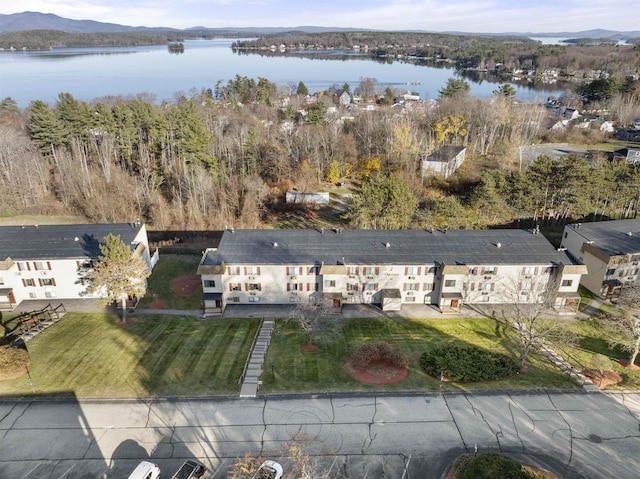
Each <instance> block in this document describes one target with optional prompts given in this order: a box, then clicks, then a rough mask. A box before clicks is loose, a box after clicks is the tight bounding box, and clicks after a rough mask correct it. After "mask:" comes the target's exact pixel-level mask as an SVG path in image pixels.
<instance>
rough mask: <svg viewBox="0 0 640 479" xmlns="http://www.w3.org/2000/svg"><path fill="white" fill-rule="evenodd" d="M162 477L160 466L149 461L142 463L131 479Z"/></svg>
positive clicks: (130, 476)
mask: <svg viewBox="0 0 640 479" xmlns="http://www.w3.org/2000/svg"><path fill="white" fill-rule="evenodd" d="M159 477H160V466H158V465H157V464H154V463H153V462H149V461H142V462H141V463H140V464H138V467H136V468H135V469H134V470H133V472H132V473H131V474H129V479H158V478H159Z"/></svg>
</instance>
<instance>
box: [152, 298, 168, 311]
mask: <svg viewBox="0 0 640 479" xmlns="http://www.w3.org/2000/svg"><path fill="white" fill-rule="evenodd" d="M149 307H150V308H151V309H166V307H167V302H166V301H165V300H164V299H154V300H153V301H151V302H150V303H149Z"/></svg>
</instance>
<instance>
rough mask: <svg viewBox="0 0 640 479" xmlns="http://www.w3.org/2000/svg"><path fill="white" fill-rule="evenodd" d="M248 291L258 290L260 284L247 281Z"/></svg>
mask: <svg viewBox="0 0 640 479" xmlns="http://www.w3.org/2000/svg"><path fill="white" fill-rule="evenodd" d="M249 291H260V284H258V283H249Z"/></svg>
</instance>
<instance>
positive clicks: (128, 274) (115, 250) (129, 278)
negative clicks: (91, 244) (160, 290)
mask: <svg viewBox="0 0 640 479" xmlns="http://www.w3.org/2000/svg"><path fill="white" fill-rule="evenodd" d="M100 253H101V254H100V258H99V259H98V264H97V265H96V266H95V268H94V269H93V271H92V272H91V273H90V274H89V281H90V282H91V284H90V285H89V288H88V289H89V292H90V293H98V294H101V295H104V301H105V302H106V303H107V304H109V303H112V302H114V301H121V304H122V322H123V323H124V322H125V321H126V315H127V308H126V304H127V299H128V298H129V296H130V295H143V294H144V293H145V291H146V285H145V279H146V278H148V277H149V274H150V273H149V270H148V268H147V264H146V263H145V262H144V260H143V259H141V258H140V257H138V256H135V255H134V254H133V251H132V250H131V247H130V246H129V245H127V244H125V243H124V242H123V241H122V240H121V239H120V235H117V236H115V235H113V234H109V235H107V236H106V237H105V238H104V243H103V244H101V245H100Z"/></svg>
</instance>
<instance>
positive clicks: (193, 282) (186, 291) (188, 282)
mask: <svg viewBox="0 0 640 479" xmlns="http://www.w3.org/2000/svg"><path fill="white" fill-rule="evenodd" d="M201 286H202V281H201V280H200V276H178V277H177V278H175V279H174V280H173V281H171V289H172V290H173V292H174V293H176V294H177V295H178V296H191V295H192V294H193V293H195V292H196V291H198V289H200V287H201Z"/></svg>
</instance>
